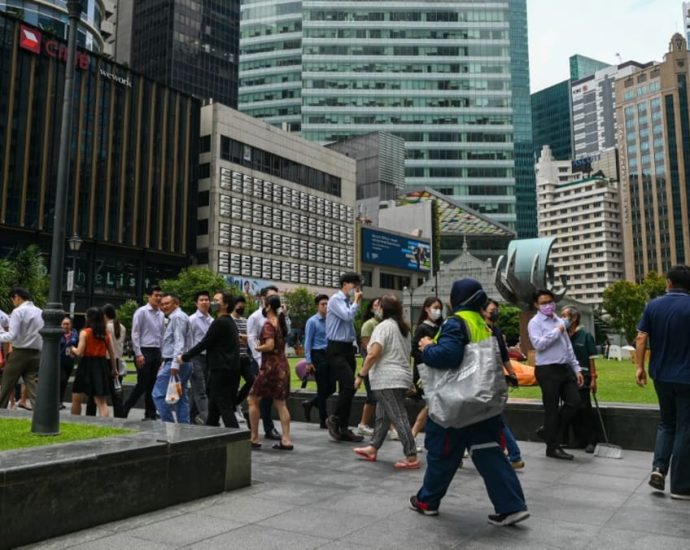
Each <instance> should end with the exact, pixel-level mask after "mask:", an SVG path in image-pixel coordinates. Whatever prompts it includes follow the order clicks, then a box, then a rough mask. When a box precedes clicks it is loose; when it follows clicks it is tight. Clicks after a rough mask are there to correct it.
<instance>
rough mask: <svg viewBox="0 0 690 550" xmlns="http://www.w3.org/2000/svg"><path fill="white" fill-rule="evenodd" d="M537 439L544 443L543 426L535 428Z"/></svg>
mask: <svg viewBox="0 0 690 550" xmlns="http://www.w3.org/2000/svg"><path fill="white" fill-rule="evenodd" d="M537 437H538V438H539V439H541V440H542V441H546V439H545V437H544V426H539V427H538V428H537Z"/></svg>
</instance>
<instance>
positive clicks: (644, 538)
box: [34, 423, 690, 550]
mask: <svg viewBox="0 0 690 550" xmlns="http://www.w3.org/2000/svg"><path fill="white" fill-rule="evenodd" d="M293 439H294V444H295V450H294V451H293V452H280V451H274V450H271V449H270V445H266V444H265V445H264V447H267V448H266V449H265V450H261V451H257V452H254V453H253V455H252V456H253V479H254V484H253V486H252V487H250V488H247V489H244V490H241V491H236V492H232V493H226V494H223V495H219V496H216V497H210V498H207V499H203V500H200V501H196V502H192V503H189V504H185V505H180V506H176V507H173V508H169V509H166V510H162V511H159V512H154V513H151V514H146V515H143V516H139V517H136V518H130V519H128V520H123V521H117V522H114V523H110V524H107V525H103V526H101V527H97V528H94V529H89V530H85V531H81V532H78V533H74V534H72V535H68V536H64V537H60V538H56V539H52V540H49V541H45V542H44V543H41V544H40V545H35V546H34V547H38V548H79V549H82V548H83V549H88V550H92V549H101V548H102V549H104V550H106V549H107V550H112V549H120V548H122V549H127V550H135V549H136V550H143V549H158V548H160V549H161V550H163V549H171V548H193V549H200V550H206V549H215V548H218V549H224V550H225V549H235V548H237V549H242V550H246V549H251V548H257V549H262V550H264V549H270V548H276V549H287V548H295V549H308V548H324V549H346V548H352V549H355V548H397V549H400V550H402V549H411V548H424V549H425V550H429V549H432V548H463V549H465V548H466V549H472V548H482V549H483V548H501V549H506V550H512V549H517V548H525V549H530V550H536V549H541V548H564V549H590V548H592V549H601V550H617V549H621V550H636V549H639V550H666V549H676V548H677V549H682V550H687V549H688V548H690V502H683V501H673V500H671V499H670V498H669V497H668V493H666V495H659V494H655V493H653V492H652V490H651V489H650V488H649V487H648V486H647V478H648V474H649V471H650V465H651V455H650V454H649V453H642V452H633V451H626V452H625V456H624V458H623V459H622V460H613V459H606V458H595V457H593V456H592V455H586V454H584V453H583V452H581V451H574V453H575V455H576V458H575V460H574V461H573V462H562V461H556V460H553V459H547V458H545V457H544V447H543V445H539V444H536V443H524V444H522V449H523V456H524V459H525V462H526V467H525V469H524V470H523V471H521V472H520V473H519V476H520V479H521V481H522V484H523V489H524V491H525V495H526V497H527V501H528V506H529V509H530V512H531V514H532V517H531V518H530V519H528V520H527V521H525V522H524V523H522V524H520V525H518V526H515V527H503V528H500V527H493V526H490V525H488V524H487V522H486V517H487V515H488V514H490V513H493V510H492V508H491V505H490V503H489V500H488V498H487V496H486V493H485V490H484V486H483V483H482V480H481V478H480V477H479V475H478V474H477V472H476V470H475V469H474V467H473V465H472V464H471V462H470V461H466V464H465V467H464V468H463V469H462V470H460V471H459V472H458V474H457V476H456V477H455V480H454V481H453V484H452V485H451V488H450V491H449V494H448V496H447V497H446V498H445V499H444V501H443V503H442V506H441V513H440V515H439V516H437V517H425V516H421V515H419V514H416V513H414V512H412V511H411V510H409V509H408V503H407V500H408V497H409V496H410V495H411V494H413V493H414V492H415V491H416V490H417V489H418V487H419V485H420V480H421V478H422V475H423V472H424V470H423V469H422V470H419V471H396V470H394V469H393V462H395V460H397V459H398V458H400V455H401V447H400V444H399V442H397V441H388V442H386V444H385V445H384V447H383V449H382V450H381V452H380V454H379V461H378V462H377V463H367V462H364V461H362V460H358V459H357V458H356V456H355V455H354V453H352V451H351V450H350V449H351V448H352V447H353V446H354V445H352V444H344V443H334V442H331V441H330V440H329V438H328V435H327V433H326V432H325V431H324V430H319V429H318V427H317V426H316V425H315V424H310V425H307V424H301V423H295V424H294V425H293ZM420 443H421V438H420ZM422 456H423V455H422ZM142 490H146V488H145V487H142ZM84 506H89V503H87V502H85V503H84Z"/></svg>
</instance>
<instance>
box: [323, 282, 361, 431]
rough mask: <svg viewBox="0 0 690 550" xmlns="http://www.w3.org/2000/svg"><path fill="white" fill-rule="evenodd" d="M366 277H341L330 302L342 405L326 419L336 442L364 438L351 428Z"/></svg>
mask: <svg viewBox="0 0 690 550" xmlns="http://www.w3.org/2000/svg"><path fill="white" fill-rule="evenodd" d="M361 284H362V278H361V277H360V276H359V274H357V273H353V272H348V273H343V274H342V275H341V276H340V290H339V291H338V292H336V293H335V294H333V296H331V297H330V299H329V300H328V311H327V313H326V338H327V339H328V346H327V348H326V350H327V355H328V363H329V364H330V365H331V373H332V376H333V378H334V379H335V380H337V382H338V402H337V404H336V407H335V414H334V415H331V416H329V417H328V418H327V419H326V427H327V428H328V433H329V435H330V436H331V437H332V438H333V439H335V440H336V441H352V442H360V441H362V440H363V439H364V438H363V437H362V436H361V435H355V434H354V433H352V430H350V429H349V427H348V421H349V420H350V409H351V408H352V398H353V397H354V395H355V369H356V368H357V363H356V361H355V348H354V346H353V345H352V344H353V342H354V341H355V324H354V321H355V317H356V316H357V312H358V311H359V304H360V302H361V300H362V291H361V290H360V289H359V287H360V285H361Z"/></svg>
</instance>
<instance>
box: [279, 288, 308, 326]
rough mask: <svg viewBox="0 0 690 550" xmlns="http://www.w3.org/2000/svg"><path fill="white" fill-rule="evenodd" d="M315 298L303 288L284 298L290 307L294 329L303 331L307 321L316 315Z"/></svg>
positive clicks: (291, 292)
mask: <svg viewBox="0 0 690 550" xmlns="http://www.w3.org/2000/svg"><path fill="white" fill-rule="evenodd" d="M315 297H316V296H315V295H314V294H312V293H311V292H309V290H308V289H306V288H304V287H303V286H300V287H297V288H296V289H295V290H290V291H288V292H286V293H285V295H284V298H285V303H286V304H287V306H288V313H289V314H290V321H291V322H292V328H299V329H303V328H304V327H305V326H306V324H307V319H309V317H311V316H312V315H314V314H315V313H316V304H315V303H314V298H315Z"/></svg>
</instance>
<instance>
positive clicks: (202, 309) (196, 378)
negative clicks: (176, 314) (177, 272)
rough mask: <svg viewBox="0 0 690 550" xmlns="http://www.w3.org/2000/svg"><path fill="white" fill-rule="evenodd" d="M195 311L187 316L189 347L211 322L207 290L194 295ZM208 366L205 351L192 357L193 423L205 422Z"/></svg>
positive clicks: (196, 342)
mask: <svg viewBox="0 0 690 550" xmlns="http://www.w3.org/2000/svg"><path fill="white" fill-rule="evenodd" d="M194 303H195V304H196V311H195V312H194V313H192V314H191V315H190V316H189V334H190V339H191V341H190V343H189V347H190V349H191V348H193V347H194V346H196V345H197V344H198V343H199V342H201V341H202V340H203V339H204V336H206V333H207V332H208V327H210V326H211V323H212V322H213V317H211V316H210V315H209V313H208V312H209V309H211V296H210V294H209V292H208V290H201V291H199V292H197V293H196V294H195V295H194ZM207 373H208V366H207V364H206V351H205V350H204V351H202V352H201V353H200V354H199V355H197V356H195V357H193V358H192V376H191V378H190V379H189V381H190V383H191V386H192V389H191V392H190V397H191V399H190V401H191V409H190V418H191V420H192V422H193V423H196V424H206V418H207V417H208V397H207V395H206V376H207Z"/></svg>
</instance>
